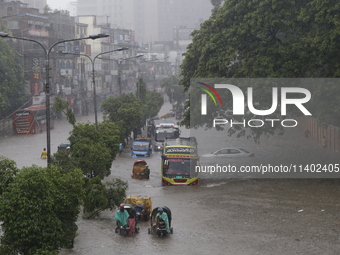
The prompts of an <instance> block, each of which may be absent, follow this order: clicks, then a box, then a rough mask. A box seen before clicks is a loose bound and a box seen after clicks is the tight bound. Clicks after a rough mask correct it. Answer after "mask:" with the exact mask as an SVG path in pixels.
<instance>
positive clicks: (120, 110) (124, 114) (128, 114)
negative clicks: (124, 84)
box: [102, 94, 145, 137]
mask: <svg viewBox="0 0 340 255" xmlns="http://www.w3.org/2000/svg"><path fill="white" fill-rule="evenodd" d="M102 109H103V118H104V120H105V121H110V122H119V121H123V123H124V128H125V130H124V137H128V136H129V134H130V133H131V132H132V131H133V130H134V129H135V128H136V127H138V126H139V124H140V123H141V121H142V120H143V119H145V109H144V107H143V105H142V104H141V102H140V101H139V100H138V99H137V98H135V97H134V96H133V95H132V94H123V95H121V96H120V97H109V98H107V99H105V100H104V101H103V103H102Z"/></svg>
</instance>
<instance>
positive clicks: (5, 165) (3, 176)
mask: <svg viewBox="0 0 340 255" xmlns="http://www.w3.org/2000/svg"><path fill="white" fill-rule="evenodd" d="M18 172H19V169H18V168H17V167H16V163H15V162H14V161H13V160H10V159H8V158H5V157H3V156H0V196H1V195H2V193H3V192H4V191H6V190H7V188H8V186H9V184H10V183H12V182H13V181H14V179H15V176H16V175H17V174H18Z"/></svg>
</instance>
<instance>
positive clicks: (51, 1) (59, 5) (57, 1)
mask: <svg viewBox="0 0 340 255" xmlns="http://www.w3.org/2000/svg"><path fill="white" fill-rule="evenodd" d="M74 1H76V0H73V1H72V0H47V4H48V5H49V6H50V7H51V9H52V10H54V9H58V10H60V9H61V10H66V9H67V4H68V3H69V2H74Z"/></svg>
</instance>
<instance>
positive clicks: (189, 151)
mask: <svg viewBox="0 0 340 255" xmlns="http://www.w3.org/2000/svg"><path fill="white" fill-rule="evenodd" d="M161 162H162V163H161V164H162V165H161V171H162V185H163V186H197V185H198V173H197V172H196V166H198V165H199V156H198V151H197V141H196V138H195V137H179V138H177V139H165V141H164V148H163V153H162V160H161Z"/></svg>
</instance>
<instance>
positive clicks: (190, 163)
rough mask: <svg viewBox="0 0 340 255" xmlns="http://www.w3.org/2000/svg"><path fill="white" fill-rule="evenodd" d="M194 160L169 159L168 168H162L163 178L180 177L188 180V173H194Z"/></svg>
mask: <svg viewBox="0 0 340 255" xmlns="http://www.w3.org/2000/svg"><path fill="white" fill-rule="evenodd" d="M195 165H196V160H181V159H170V160H169V161H168V166H167V167H166V168H164V176H166V177H170V178H173V177H174V176H181V177H184V178H189V177H190V173H192V172H194V171H195Z"/></svg>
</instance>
